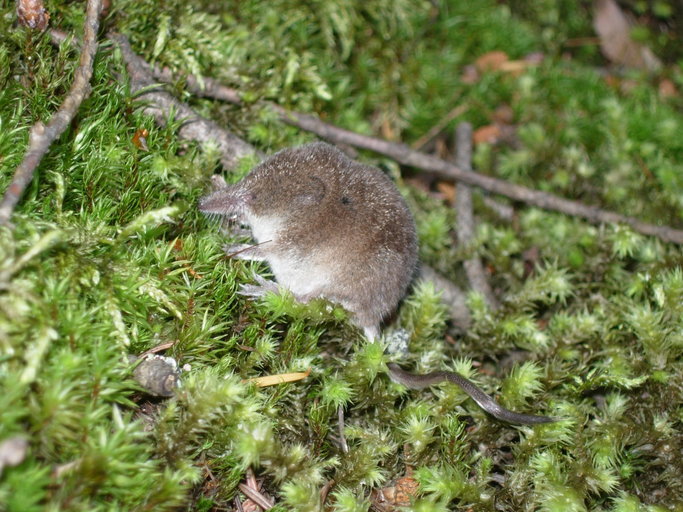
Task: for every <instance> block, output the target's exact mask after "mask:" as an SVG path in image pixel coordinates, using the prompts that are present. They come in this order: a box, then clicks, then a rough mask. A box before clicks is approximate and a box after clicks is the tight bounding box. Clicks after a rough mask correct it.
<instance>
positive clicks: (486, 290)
mask: <svg viewBox="0 0 683 512" xmlns="http://www.w3.org/2000/svg"><path fill="white" fill-rule="evenodd" d="M455 148H456V160H455V161H456V164H457V165H458V167H460V168H461V169H464V170H465V171H471V170H472V125H471V124H469V123H460V124H458V127H457V128H456V129H455ZM455 208H456V212H457V216H458V228H457V230H456V231H457V233H458V243H459V244H460V245H461V246H462V247H467V246H468V245H469V244H471V243H472V240H473V239H474V229H475V226H474V214H473V211H472V210H473V208H472V189H471V188H470V186H469V185H465V184H464V183H460V184H458V188H457V190H456V199H455ZM463 266H464V267H465V273H466V274H467V280H468V281H469V282H470V286H471V287H472V289H473V290H475V291H477V292H479V293H481V294H482V295H483V296H484V299H485V300H486V303H487V304H488V305H489V307H490V308H491V309H492V310H496V309H498V308H499V306H500V305H499V304H498V300H497V299H496V296H495V295H494V293H493V290H491V286H490V285H489V282H488V280H487V279H486V272H485V271H484V266H483V265H482V263H481V260H480V259H479V257H478V256H477V255H476V254H473V255H472V257H471V258H469V259H468V260H466V261H465V262H464V263H463Z"/></svg>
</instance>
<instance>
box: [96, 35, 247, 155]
mask: <svg viewBox="0 0 683 512" xmlns="http://www.w3.org/2000/svg"><path fill="white" fill-rule="evenodd" d="M109 38H110V39H112V40H114V41H115V42H116V43H117V44H118V45H119V49H120V50H121V56H122V57H123V60H124V62H125V64H126V68H127V69H128V75H129V76H130V85H131V92H133V93H138V98H139V99H142V100H145V101H146V102H147V106H146V107H145V112H146V113H147V114H149V115H151V116H152V117H154V119H155V120H156V121H157V123H159V124H160V125H162V126H163V125H164V124H166V121H167V119H168V115H169V114H170V113H171V112H174V113H175V119H176V120H180V121H182V124H181V126H180V128H179V129H178V135H180V137H182V138H183V139H185V140H193V141H197V142H200V143H202V142H208V141H214V142H215V143H216V144H217V145H218V149H219V150H220V153H221V155H222V157H221V164H222V165H223V167H225V168H226V169H232V168H234V167H235V166H236V165H237V163H238V162H239V160H240V159H242V158H244V157H245V156H250V155H253V154H257V155H259V153H258V152H257V151H256V150H255V149H254V147H253V146H251V145H250V144H249V143H247V142H245V141H243V140H242V139H240V138H239V137H237V136H236V135H234V134H232V133H230V132H228V131H227V130H224V129H223V128H221V127H220V126H218V124H217V123H215V122H214V121H211V120H209V119H206V118H204V117H201V116H200V115H198V114H197V113H196V112H195V111H194V110H192V109H191V108H190V107H188V106H187V105H186V104H185V103H182V102H180V101H178V100H177V99H175V98H174V97H173V96H172V95H170V94H169V93H167V92H165V91H162V90H160V89H159V88H155V87H154V85H155V81H154V79H153V77H152V71H151V69H150V66H149V64H147V62H145V61H144V60H143V59H141V58H140V57H138V56H137V55H136V54H135V52H133V49H132V48H131V46H130V43H129V42H128V38H127V37H126V36H124V35H122V34H110V35H109Z"/></svg>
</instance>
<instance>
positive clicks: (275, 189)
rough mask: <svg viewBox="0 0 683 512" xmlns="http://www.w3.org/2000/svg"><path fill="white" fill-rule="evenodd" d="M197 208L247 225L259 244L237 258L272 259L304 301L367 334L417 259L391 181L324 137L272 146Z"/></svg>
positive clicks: (280, 278) (411, 229)
mask: <svg viewBox="0 0 683 512" xmlns="http://www.w3.org/2000/svg"><path fill="white" fill-rule="evenodd" d="M199 209H200V210H201V211H202V212H204V213H207V214H219V215H224V216H229V217H234V218H236V219H238V220H240V221H241V222H244V223H245V224H247V225H249V227H250V228H251V230H252V235H253V237H254V239H255V240H256V242H257V243H258V244H259V245H258V246H256V247H254V248H253V249H247V250H245V251H244V252H243V253H241V254H240V256H241V257H247V258H251V259H262V260H265V261H266V262H268V264H269V265H270V267H271V269H272V271H273V274H274V275H275V279H276V281H277V282H278V283H279V284H280V285H281V286H283V287H284V288H287V289H289V290H291V292H292V293H293V294H294V296H295V297H296V298H297V299H298V300H300V301H304V302H306V301H308V300H310V299H312V298H315V297H324V298H326V299H328V300H330V301H332V302H336V303H339V304H341V305H342V306H344V308H346V309H347V310H348V311H349V312H351V313H352V314H353V317H352V320H353V322H354V323H355V324H356V325H358V326H359V327H360V328H362V329H363V330H364V332H365V334H366V335H367V336H368V338H371V339H374V338H377V337H378V336H379V330H380V325H381V322H382V320H383V319H384V318H385V317H386V316H387V315H388V314H390V313H391V312H392V311H393V310H394V309H395V308H396V306H397V304H398V303H399V301H400V300H401V298H402V297H403V296H404V294H405V293H406V290H407V288H408V285H409V283H410V281H411V279H412V276H413V273H414V270H415V266H416V263H417V236H416V233H415V224H414V222H413V218H412V215H411V214H410V211H409V210H408V207H407V206H406V203H405V201H404V200H403V198H402V197H401V195H400V194H399V192H398V190H397V189H396V186H395V185H394V184H393V182H392V181H391V180H390V179H389V178H388V177H387V176H385V175H384V174H383V173H382V172H381V171H380V170H379V169H377V168H375V167H371V166H368V165H364V164H361V163H358V162H356V161H354V160H351V159H350V158H348V157H347V156H346V155H344V153H342V152H341V151H340V150H338V149H337V148H335V147H334V146H331V145H329V144H325V143H322V142H316V143H313V144H307V145H305V146H301V147H296V148H289V149H284V150H282V151H280V152H278V153H276V154H275V155H273V156H271V157H270V158H268V159H266V160H264V161H263V162H262V163H261V164H259V165H258V166H256V167H255V168H254V169H253V170H252V171H251V172H250V173H249V174H248V175H247V176H246V177H245V178H244V179H243V180H242V181H240V182H239V183H237V184H236V185H230V186H226V187H223V188H221V189H219V190H217V191H216V192H214V193H212V194H210V195H208V196H206V197H204V198H202V199H201V200H200V203H199ZM234 249H243V248H240V247H231V248H229V249H228V251H229V252H230V251H233V250H234ZM233 252H234V251H233ZM260 289H261V290H264V289H268V284H266V283H262V286H261V287H260ZM247 291H248V292H253V293H252V294H254V295H256V294H258V289H256V288H253V287H252V288H251V289H248V290H247Z"/></svg>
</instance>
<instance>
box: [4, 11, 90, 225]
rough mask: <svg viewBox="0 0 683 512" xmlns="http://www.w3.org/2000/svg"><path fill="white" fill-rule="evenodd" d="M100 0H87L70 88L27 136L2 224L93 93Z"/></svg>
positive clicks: (5, 202)
mask: <svg viewBox="0 0 683 512" xmlns="http://www.w3.org/2000/svg"><path fill="white" fill-rule="evenodd" d="M101 11H102V2H101V0H88V5H87V8H86V16H85V23H84V26H83V45H82V48H83V50H82V51H81V58H80V62H79V64H78V68H77V69H76V72H75V73H74V81H73V83H72V84H71V89H70V90H69V94H67V96H66V98H64V102H63V103H62V105H61V106H60V107H59V110H57V112H55V113H54V115H53V116H52V118H51V119H50V121H49V122H48V123H47V125H45V124H43V123H42V122H40V121H38V122H37V123H36V124H34V125H33V127H32V128H31V132H30V134H29V138H28V150H27V151H26V154H25V155H24V160H23V161H22V162H21V163H20V164H19V166H18V167H17V169H16V170H15V171H14V177H13V178H12V182H11V183H10V185H9V187H7V190H6V191H5V196H4V197H3V199H2V202H1V203H0V224H9V220H10V217H11V216H12V212H13V211H14V208H15V207H16V205H17V203H18V202H19V199H20V198H21V195H22V194H23V193H24V190H26V187H27V186H28V184H29V183H30V182H31V179H32V178H33V173H34V172H35V170H36V168H37V167H38V164H40V161H41V160H42V158H43V156H44V155H45V153H47V150H48V149H49V147H50V144H52V142H53V141H54V140H55V139H57V138H58V137H59V136H60V135H61V134H62V133H63V132H64V130H66V128H67V126H69V123H71V120H72V119H73V118H74V116H75V115H76V112H77V111H78V107H80V105H81V103H82V102H83V100H84V99H85V98H86V96H88V94H90V78H91V77H92V69H93V62H94V60H95V53H96V52H97V31H98V29H99V26H100V21H99V17H100V12H101Z"/></svg>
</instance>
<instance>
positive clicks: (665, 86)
mask: <svg viewBox="0 0 683 512" xmlns="http://www.w3.org/2000/svg"><path fill="white" fill-rule="evenodd" d="M659 95H660V96H661V97H662V98H673V97H675V96H678V90H677V89H676V86H675V85H674V83H673V82H672V81H671V80H669V79H668V78H664V79H663V80H662V81H660V82H659Z"/></svg>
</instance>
